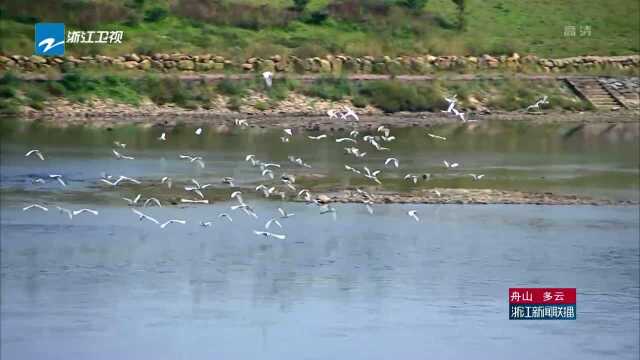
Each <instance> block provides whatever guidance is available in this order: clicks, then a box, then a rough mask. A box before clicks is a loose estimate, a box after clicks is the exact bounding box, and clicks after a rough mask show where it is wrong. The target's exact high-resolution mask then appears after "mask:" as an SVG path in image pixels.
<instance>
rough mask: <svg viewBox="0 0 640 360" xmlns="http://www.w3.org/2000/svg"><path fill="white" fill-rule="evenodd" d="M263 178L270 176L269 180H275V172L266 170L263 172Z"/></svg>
mask: <svg viewBox="0 0 640 360" xmlns="http://www.w3.org/2000/svg"><path fill="white" fill-rule="evenodd" d="M262 176H265V177H266V176H268V177H269V178H271V179H273V171H272V170H269V169H264V170H262Z"/></svg>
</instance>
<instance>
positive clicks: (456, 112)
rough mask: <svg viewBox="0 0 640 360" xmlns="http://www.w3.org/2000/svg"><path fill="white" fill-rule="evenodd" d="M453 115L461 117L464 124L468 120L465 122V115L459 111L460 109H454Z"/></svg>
mask: <svg viewBox="0 0 640 360" xmlns="http://www.w3.org/2000/svg"><path fill="white" fill-rule="evenodd" d="M453 115H455V116H457V117H459V118H460V120H462V122H467V120H465V118H464V113H463V112H460V111H458V109H455V108H454V109H453Z"/></svg>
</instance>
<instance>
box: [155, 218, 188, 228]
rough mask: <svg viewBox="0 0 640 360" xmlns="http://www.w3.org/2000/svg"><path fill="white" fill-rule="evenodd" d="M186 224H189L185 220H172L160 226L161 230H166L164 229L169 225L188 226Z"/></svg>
mask: <svg viewBox="0 0 640 360" xmlns="http://www.w3.org/2000/svg"><path fill="white" fill-rule="evenodd" d="M186 223H187V222H186V221H185V220H176V219H171V220H167V221H166V222H164V223H162V224H161V225H160V228H161V229H164V228H166V227H167V225H169V224H182V225H184V224H186Z"/></svg>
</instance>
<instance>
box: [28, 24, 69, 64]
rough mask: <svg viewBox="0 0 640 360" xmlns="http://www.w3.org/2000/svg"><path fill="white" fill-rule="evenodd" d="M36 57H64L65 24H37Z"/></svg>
mask: <svg viewBox="0 0 640 360" xmlns="http://www.w3.org/2000/svg"><path fill="white" fill-rule="evenodd" d="M35 54H36V55H43V56H61V55H64V24H63V23H37V24H36V48H35Z"/></svg>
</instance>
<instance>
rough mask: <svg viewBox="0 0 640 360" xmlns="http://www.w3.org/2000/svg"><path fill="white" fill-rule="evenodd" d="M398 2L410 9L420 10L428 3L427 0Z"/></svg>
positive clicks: (402, 0)
mask: <svg viewBox="0 0 640 360" xmlns="http://www.w3.org/2000/svg"><path fill="white" fill-rule="evenodd" d="M398 3H399V4H400V5H402V6H404V7H406V8H408V9H410V10H413V11H420V10H422V9H423V8H424V6H425V5H426V4H427V0H400V1H399V2H398Z"/></svg>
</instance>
